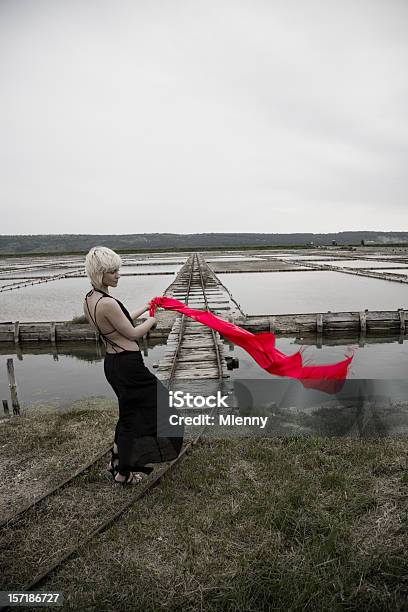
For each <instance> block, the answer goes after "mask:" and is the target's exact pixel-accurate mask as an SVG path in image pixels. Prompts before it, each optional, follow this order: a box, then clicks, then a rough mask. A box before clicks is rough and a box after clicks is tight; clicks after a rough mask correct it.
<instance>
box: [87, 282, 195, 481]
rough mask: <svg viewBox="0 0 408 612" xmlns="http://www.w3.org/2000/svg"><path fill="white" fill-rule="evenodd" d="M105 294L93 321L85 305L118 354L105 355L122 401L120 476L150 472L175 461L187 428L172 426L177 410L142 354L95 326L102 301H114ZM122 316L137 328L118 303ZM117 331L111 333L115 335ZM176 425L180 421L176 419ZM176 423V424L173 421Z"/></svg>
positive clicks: (107, 371)
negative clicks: (152, 466) (148, 466)
mask: <svg viewBox="0 0 408 612" xmlns="http://www.w3.org/2000/svg"><path fill="white" fill-rule="evenodd" d="M93 290H94V291H98V292H99V293H101V294H102V296H101V297H100V298H99V300H98V301H97V302H96V304H95V311H94V317H92V315H91V313H90V311H89V307H88V302H87V298H88V297H89V295H90V294H91V291H90V292H89V293H88V294H87V295H86V298H85V299H86V305H87V308H88V312H89V314H90V317H91V319H92V320H93V322H94V324H95V327H96V328H97V329H98V331H99V334H100V336H101V337H102V338H104V339H105V340H106V342H107V344H109V345H110V346H112V348H114V350H115V351H116V347H118V348H120V349H121V351H116V352H115V353H106V354H105V359H104V372H105V376H106V379H107V381H108V382H109V384H110V385H111V387H112V389H113V390H114V392H115V394H116V395H117V398H118V400H119V419H118V422H117V424H116V429H115V438H114V439H115V442H116V444H117V447H118V454H119V466H118V469H119V472H121V473H122V472H129V471H132V472H137V471H149V470H146V469H141V468H143V467H144V466H145V465H146V463H160V462H162V461H171V460H173V459H175V458H176V457H177V456H178V455H179V453H180V450H181V447H182V444H183V435H184V427H183V426H181V425H177V424H176V425H171V426H170V425H169V418H170V416H171V415H176V416H178V413H177V411H176V409H175V408H171V409H170V407H169V396H168V391H167V389H166V387H165V386H164V385H163V384H162V383H161V382H160V381H159V380H158V379H157V378H156V376H155V375H154V374H153V373H152V372H150V370H149V369H148V368H147V367H146V366H145V364H144V361H143V356H142V353H141V351H140V350H135V351H129V350H125V349H123V348H122V347H121V346H120V345H118V344H117V343H116V342H114V341H112V340H111V339H110V338H107V335H106V334H103V333H102V332H101V331H100V329H99V327H98V325H97V323H96V306H97V305H98V303H99V301H100V300H101V299H103V298H106V297H107V298H110V299H113V300H114V299H115V298H114V297H112V296H111V295H109V294H108V293H105V292H104V291H101V290H100V289H96V288H94V289H93ZM116 302H117V303H118V304H119V306H120V308H121V309H122V312H123V313H124V315H125V316H126V317H127V319H128V320H129V321H130V323H131V324H132V325H133V327H135V325H134V322H133V319H132V317H131V316H130V314H129V312H128V311H127V309H126V308H125V306H124V305H123V304H122V303H121V302H120V301H119V300H116ZM113 331H115V330H112V331H111V332H108V333H112V332H113ZM174 420H175V421H176V420H177V419H174ZM173 422H174V421H173Z"/></svg>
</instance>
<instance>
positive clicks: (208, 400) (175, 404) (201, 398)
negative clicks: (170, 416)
mask: <svg viewBox="0 0 408 612" xmlns="http://www.w3.org/2000/svg"><path fill="white" fill-rule="evenodd" d="M228 397H229V396H228V395H221V391H217V394H216V395H207V396H205V395H193V393H185V392H183V391H169V406H170V408H204V407H205V406H206V407H207V408H229V405H228V404H227V400H228Z"/></svg>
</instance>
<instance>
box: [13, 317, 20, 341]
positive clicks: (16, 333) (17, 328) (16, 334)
mask: <svg viewBox="0 0 408 612" xmlns="http://www.w3.org/2000/svg"><path fill="white" fill-rule="evenodd" d="M19 336H20V321H16V322H15V323H14V344H18V341H19Z"/></svg>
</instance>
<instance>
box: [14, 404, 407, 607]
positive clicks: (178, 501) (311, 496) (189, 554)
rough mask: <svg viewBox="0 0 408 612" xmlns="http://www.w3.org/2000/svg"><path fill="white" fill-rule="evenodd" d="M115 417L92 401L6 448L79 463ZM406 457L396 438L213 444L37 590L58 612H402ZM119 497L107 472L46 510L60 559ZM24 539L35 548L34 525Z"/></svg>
mask: <svg viewBox="0 0 408 612" xmlns="http://www.w3.org/2000/svg"><path fill="white" fill-rule="evenodd" d="M114 417H115V415H114V411H112V406H111V405H109V406H108V405H106V406H104V407H103V408H102V409H99V410H98V400H93V401H90V402H82V403H78V404H77V405H76V406H75V407H74V410H73V411H71V412H66V413H63V414H60V415H57V416H56V415H55V414H50V415H48V416H47V414H46V413H45V414H43V415H42V416H41V418H40V419H36V417H35V416H32V417H31V418H27V419H24V418H23V419H21V420H18V419H17V418H16V419H10V422H11V421H14V423H15V425H14V428H15V430H16V431H17V429H18V435H15V439H13V440H10V443H11V444H12V443H13V442H15V443H16V445H17V449H18V452H19V453H21V456H24V454H23V451H24V447H25V446H26V448H27V449H31V452H32V453H35V452H37V451H38V449H39V451H38V452H40V451H41V452H43V453H45V454H48V455H53V453H54V454H55V453H56V452H57V449H59V448H60V446H61V445H63V444H65V445H66V446H65V449H66V452H67V450H68V449H70V450H69V452H71V453H73V454H74V455H76V453H82V455H81V456H83V455H84V449H85V448H86V447H87V445H88V444H89V440H91V439H93V438H94V436H95V434H96V431H97V433H98V437H99V438H98V439H100V440H102V439H103V438H104V437H107V438H108V439H109V435H110V433H111V429H112V427H113V425H114ZM96 425H97V429H96V430H95V426H96ZM23 429H25V430H26V434H23ZM10 431H11V430H10ZM75 432H80V435H78V436H76V437H75V435H73V434H75ZM14 434H15V432H14ZM11 437H12V435H11ZM52 440H54V441H55V445H54V448H53V447H52V444H51V441H52ZM36 448H37V451H35V450H33V449H36ZM407 449H408V440H406V439H391V438H384V439H373V440H364V441H363V440H356V439H347V438H307V437H302V438H275V439H259V438H258V439H250V438H244V439H231V440H211V441H210V440H206V441H205V443H204V444H202V445H199V446H198V447H196V448H195V450H194V451H193V452H192V453H191V454H190V455H188V456H187V457H186V458H185V459H184V460H183V461H182V462H181V463H180V465H179V466H178V468H177V469H176V470H175V471H174V472H172V473H171V474H169V475H168V476H167V477H166V478H165V479H164V480H163V481H162V482H161V484H160V485H159V486H158V487H156V488H155V489H154V490H152V491H151V493H149V494H148V495H147V496H146V497H145V498H143V499H142V500H140V502H139V503H138V504H137V505H135V506H134V507H132V509H131V510H130V511H129V512H128V513H127V514H126V515H125V516H124V517H123V518H122V519H121V520H120V521H118V522H117V523H116V524H114V526H113V527H112V528H110V529H109V530H107V531H106V532H104V533H103V534H101V535H100V536H98V537H97V538H95V539H94V540H93V541H92V543H91V544H89V545H87V546H86V547H84V548H83V549H82V550H81V552H80V554H79V555H78V556H76V557H75V558H74V559H72V560H71V561H69V562H67V563H66V564H65V565H64V566H63V567H62V568H61V569H60V570H59V571H58V572H57V573H55V574H54V575H53V577H52V579H51V580H50V581H49V582H47V583H46V585H45V586H44V588H42V590H46V591H50V592H55V591H60V592H63V593H64V596H65V601H66V603H65V604H64V607H63V609H64V610H68V609H69V610H81V611H82V610H84V611H85V610H86V611H88V610H89V611H91V610H92V611H94V610H95V611H97V610H98V611H99V610H102V611H105V610H106V611H119V610H120V611H121V612H122V611H127V610H129V611H132V612H133V611H136V612H137V611H139V610H140V611H142V610H143V612H153V611H154V612H156V611H161V610H163V611H165V610H166V611H169V610H171V611H173V610H175V611H180V612H181V611H183V612H185V611H187V612H189V611H191V612H193V611H194V612H195V611H196V610H203V611H214V612H221V611H222V612H223V611H225V610H226V611H234V612H238V611H245V612H247V611H253V612H263V611H269V610H285V611H287V612H295V611H298V610H299V611H300V610H310V611H313V612H320V611H321V612H327V611H330V612H332V611H334V612H336V611H343V610H347V611H350V610H355V611H360V610H370V611H371V610H374V611H377V610H378V612H380V611H381V612H383V611H388V610H389V611H391V610H392V611H394V610H403V609H406V608H405V605H406V601H407V600H406V596H407V593H408V558H407V555H406V549H407V545H408V508H407V494H408V476H407V474H408V471H407ZM27 452H28V451H27ZM54 468H55V466H54ZM46 471H47V469H46V465H45V469H43V477H44V478H46ZM99 482H100V484H99ZM124 492H125V491H124V490H123V491H122V489H120V490H117V489H115V488H114V487H112V486H110V485H109V482H108V481H107V480H106V478H105V477H104V476H101V468H100V467H99V468H98V469H96V470H94V471H91V472H89V473H87V474H86V475H85V476H84V477H83V479H82V480H81V482H80V483H78V485H77V487H73V489H72V491H71V492H70V491H67V492H66V498H64V499H66V501H64V502H62V501H59V500H58V499H55V500H54V501H53V502H52V503H51V502H50V503H49V509H48V506H47V507H45V508H43V510H42V513H41V517H42V524H43V525H44V528H43V529H44V533H45V526H46V525H47V523H48V522H49V523H53V526H52V528H53V529H54V531H50V533H51V532H52V533H54V535H53V536H52V537H51V547H52V549H53V550H54V549H55V550H59V549H61V550H63V549H64V547H65V546H68V545H69V544H70V538H75V537H76V536H77V534H78V533H79V530H80V527H81V523H84V525H86V526H88V525H92V524H93V521H95V519H97V518H98V517H101V516H102V515H103V513H104V512H106V511H107V509H108V505H109V504H110V505H112V504H114V503H115V496H118V497H121V496H122V495H123V493H124ZM76 496H77V497H76ZM83 499H84V500H85V499H86V500H88V501H86V503H85V504H82V506H81V503H82V501H83ZM92 500H93V501H92ZM64 504H66V505H67V507H66V510H65V511H64ZM47 513H48V515H47ZM47 516H49V517H48V519H47ZM74 521H75V522H74ZM74 524H75V525H77V527H75V528H73V527H71V528H70V525H72V526H73V525H74ZM87 528H88V527H87ZM20 529H21V531H19V532H18V535H19V542H21V541H24V538H25V535H24V534H25V532H24V529H25V527H24V524H23V526H22V527H21V528H20ZM47 529H48V526H47ZM47 533H48V532H47ZM28 536H29V537H30V538H31V539H30V540H27V542H34V543H35V542H37V541H41V538H40V537H39V533H38V532H37V531H36V530H34V531H33V528H32V525H30V524H29V521H28V522H27V537H28ZM10 537H11V535H10V534H9V538H10ZM47 537H49V536H47ZM32 547H33V545H31V544H30V545H29V544H27V547H26V550H27V552H26V554H27V558H26V559H25V558H24V554H23V553H21V552H20V553H19V554H20V555H22V554H23V556H22V558H21V559H20V562H21V564H22V566H21V567H25V565H26V564H27V562H28V554H29V553H30V554H31V549H32ZM18 550H20V551H24V550H25V549H24V546H22V545H21V544H20V545H19V549H18ZM16 555H17V552H16ZM46 560H47V559H46V558H45V559H43V560H42V561H43V562H46ZM30 563H31V564H32V563H33V561H32V560H30ZM31 566H32V565H31ZM31 566H30V567H31Z"/></svg>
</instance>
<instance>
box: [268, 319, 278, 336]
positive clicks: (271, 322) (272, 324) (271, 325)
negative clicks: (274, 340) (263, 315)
mask: <svg viewBox="0 0 408 612" xmlns="http://www.w3.org/2000/svg"><path fill="white" fill-rule="evenodd" d="M275 323H276V319H275V317H269V331H270V332H272V333H273V332H274V331H275Z"/></svg>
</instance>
